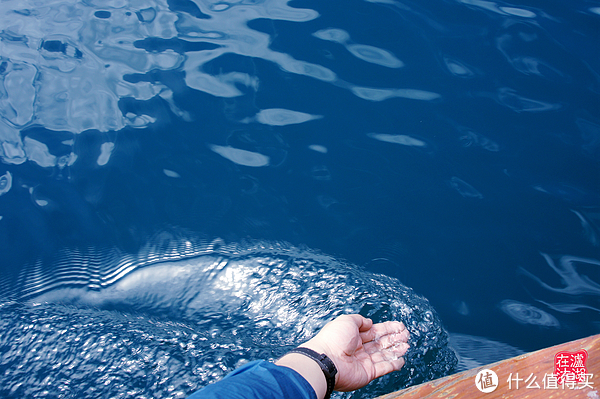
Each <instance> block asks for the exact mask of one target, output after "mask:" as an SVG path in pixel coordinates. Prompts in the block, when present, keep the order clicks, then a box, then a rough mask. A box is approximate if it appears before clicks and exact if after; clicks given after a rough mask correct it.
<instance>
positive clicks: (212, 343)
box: [0, 233, 456, 398]
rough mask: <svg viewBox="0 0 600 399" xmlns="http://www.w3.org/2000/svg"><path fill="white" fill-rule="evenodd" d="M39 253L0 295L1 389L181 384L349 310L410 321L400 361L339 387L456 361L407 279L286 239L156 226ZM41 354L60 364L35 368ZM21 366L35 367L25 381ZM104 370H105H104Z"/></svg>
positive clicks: (108, 391) (136, 389) (135, 390)
mask: <svg viewBox="0 0 600 399" xmlns="http://www.w3.org/2000/svg"><path fill="white" fill-rule="evenodd" d="M38 266H39V265H32V268H31V269H28V270H26V271H24V273H23V274H22V281H23V282H24V285H22V286H20V291H18V292H13V297H14V298H21V300H20V301H18V302H12V301H7V300H6V299H4V300H0V315H1V316H2V317H0V320H1V322H0V327H1V328H2V331H3V332H4V334H2V337H4V339H0V349H1V350H2V352H3V353H4V354H5V357H4V359H5V364H7V366H8V370H12V371H10V372H8V373H3V374H2V375H0V392H7V391H6V390H10V391H12V392H24V389H28V390H29V391H28V392H30V393H31V394H32V395H35V394H37V393H38V392H40V391H41V390H49V391H50V392H53V393H54V392H59V391H60V387H61V386H62V385H61V384H62V383H63V382H64V380H65V379H67V380H69V381H70V382H71V384H70V390H71V392H73V393H74V395H79V396H82V397H83V396H92V394H90V392H89V391H88V389H89V387H90V385H92V386H93V388H94V392H97V393H98V394H101V395H104V396H106V395H109V396H112V395H113V394H116V392H119V397H132V398H133V397H139V396H140V395H142V393H143V394H144V395H147V396H150V397H158V396H160V395H162V392H163V390H164V389H167V387H170V388H169V389H171V390H175V391H179V392H183V393H185V394H189V393H190V392H191V391H193V390H194V389H197V388H198V387H200V386H203V385H205V384H207V383H208V382H210V381H213V380H214V379H215V378H219V377H222V376H223V375H225V374H226V372H228V371H230V370H232V369H233V368H235V367H236V366H239V365H240V364H242V363H244V362H246V361H248V360H253V359H257V358H264V359H273V358H275V357H277V356H280V355H281V354H282V353H284V352H285V351H286V350H287V348H289V347H290V346H293V345H295V344H297V343H298V342H302V341H303V340H305V339H307V338H309V337H311V336H312V335H313V334H314V333H315V332H316V331H317V330H318V329H319V328H320V327H321V326H323V324H324V323H325V322H326V321H327V320H329V319H330V318H331V317H334V316H335V315H338V314H341V313H346V312H361V313H363V314H365V315H369V316H370V317H373V318H374V319H375V320H378V321H383V320H390V319H394V320H402V321H403V322H404V323H405V324H406V325H407V327H408V329H409V330H410V331H411V334H412V335H411V350H410V352H409V354H408V355H407V364H406V366H405V367H404V369H403V371H401V372H399V373H394V374H393V375H390V376H387V377H386V378H383V379H381V380H378V381H377V382H374V383H373V384H371V385H370V386H369V388H368V389H367V390H363V391H362V392H361V391H358V392H356V393H354V394H346V395H344V396H345V397H353V398H362V397H373V396H375V395H377V394H380V393H383V392H386V391H391V390H394V389H397V388H399V387H402V386H407V385H409V384H414V383H417V382H419V381H422V380H423V379H425V378H427V379H429V378H433V377H436V376H441V375H443V374H445V373H446V372H448V371H449V370H450V369H451V368H452V367H453V366H454V365H455V363H456V359H455V356H454V353H453V352H452V351H451V350H450V349H449V348H448V347H447V335H446V332H445V331H444V330H443V328H442V325H441V321H440V320H439V318H438V316H437V314H436V313H435V311H434V310H433V309H432V308H431V306H430V305H429V303H428V302H427V301H426V300H425V299H424V298H422V297H420V296H419V295H417V294H415V293H414V292H413V291H412V290H411V289H410V288H408V287H405V286H403V285H402V284H401V283H400V282H398V281H397V280H395V279H392V278H389V277H386V276H382V275H375V274H371V273H368V272H365V271H363V270H361V269H360V268H359V267H357V266H356V265H349V264H346V263H344V262H340V261H338V260H336V259H335V258H332V257H330V256H327V255H323V254H319V253H316V252H313V251H310V250H307V249H302V248H296V247H293V246H289V245H287V244H283V243H272V242H265V241H256V242H248V243H244V244H225V243H224V242H223V241H220V240H216V241H213V242H204V241H191V240H187V239H186V240H178V239H175V238H174V237H172V236H169V234H166V233H165V234H162V235H160V236H157V237H156V238H155V239H154V240H153V244H149V245H148V246H147V247H146V248H145V249H144V250H143V251H142V252H140V253H139V254H138V256H137V257H132V256H128V255H124V254H122V253H121V254H120V253H119V252H118V251H116V250H112V251H103V252H97V253H93V252H90V253H81V252H79V253H78V252H75V251H72V252H65V253H64V256H63V257H62V258H61V259H60V260H58V262H57V264H56V265H55V267H53V268H50V269H45V270H41V269H40V268H38ZM5 294H6V293H5ZM25 298H27V300H23V299H25ZM50 314H51V315H52V316H49V315H50ZM28 331H35V337H36V338H35V339H30V338H31V337H32V334H29V333H28ZM8 336H18V337H19V338H18V342H13V341H12V340H9V339H6V337H8ZM274 343H276V345H275V344H274ZM48 348H53V349H52V350H49V349H48ZM125 349H126V350H125ZM31 353H38V354H39V355H40V356H42V355H43V356H44V361H43V362H41V361H33V359H31V358H30V355H29V354H31ZM75 359H76V361H75ZM98 364H104V365H105V367H103V368H98V367H97V365H98ZM123 365H127V367H123ZM46 367H53V369H54V370H55V372H53V373H50V374H48V375H47V376H42V375H43V374H45V373H44V372H43V371H44V370H45V369H46ZM148 368H150V369H152V370H154V371H152V372H151V373H150V374H151V375H150V376H149V375H147V374H148V371H147V369H148ZM18 370H23V371H24V372H26V373H28V374H29V375H31V376H42V377H39V378H38V377H32V378H31V379H29V380H28V383H27V388H25V386H24V385H23V384H22V383H21V382H22V378H23V377H22V375H21V372H20V371H18ZM84 370H88V372H86V373H84V372H83V371H84ZM155 373H160V382H158V381H156V380H155V377H154V375H155ZM44 378H45V380H44V381H45V382H44V381H42V380H43V379H44ZM105 379H110V380H111V381H112V383H110V384H106V385H105V384H101V383H99V381H104V380H105ZM84 380H85V381H84ZM148 380H149V381H151V382H152V383H151V384H150V383H148ZM140 384H141V385H140ZM140 387H141V388H140ZM182 395H183V394H182ZM168 397H178V396H174V395H173V394H169V395H168Z"/></svg>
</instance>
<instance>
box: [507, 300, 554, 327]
mask: <svg viewBox="0 0 600 399" xmlns="http://www.w3.org/2000/svg"><path fill="white" fill-rule="evenodd" d="M500 309H501V310H502V311H503V312H504V313H506V314H507V315H509V316H510V317H511V318H512V319H513V320H515V321H516V322H517V323H521V324H533V325H536V326H542V327H556V328H558V327H560V323H559V322H558V320H557V319H556V317H554V316H552V315H551V314H549V313H547V312H544V311H543V310H541V309H539V308H536V307H535V306H533V305H529V304H527V303H522V302H518V301H513V300H509V299H506V300H504V301H502V302H500Z"/></svg>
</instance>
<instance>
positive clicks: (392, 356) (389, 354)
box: [365, 342, 410, 363]
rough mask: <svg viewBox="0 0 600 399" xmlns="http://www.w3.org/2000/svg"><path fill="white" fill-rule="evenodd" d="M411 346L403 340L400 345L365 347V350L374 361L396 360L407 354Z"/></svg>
mask: <svg viewBox="0 0 600 399" xmlns="http://www.w3.org/2000/svg"><path fill="white" fill-rule="evenodd" d="M409 348H410V347H409V346H408V344H407V343H405V342H402V343H399V344H398V345H394V346H390V347H389V348H386V349H380V348H376V347H374V346H373V347H370V348H367V347H366V348H365V352H366V353H367V355H368V356H369V357H370V358H371V361H372V362H373V363H378V362H383V361H388V360H396V359H398V358H400V357H402V356H404V355H405V354H406V352H407V351H408V349H409Z"/></svg>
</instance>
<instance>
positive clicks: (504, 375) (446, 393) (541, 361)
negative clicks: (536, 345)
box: [377, 334, 600, 399]
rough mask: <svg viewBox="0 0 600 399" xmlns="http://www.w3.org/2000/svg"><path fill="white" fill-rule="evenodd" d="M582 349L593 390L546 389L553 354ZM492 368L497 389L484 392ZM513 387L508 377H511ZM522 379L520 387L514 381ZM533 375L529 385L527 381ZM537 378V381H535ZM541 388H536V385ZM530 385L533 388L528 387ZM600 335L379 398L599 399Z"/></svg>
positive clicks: (552, 368)
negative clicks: (483, 379) (481, 375)
mask: <svg viewBox="0 0 600 399" xmlns="http://www.w3.org/2000/svg"><path fill="white" fill-rule="evenodd" d="M581 349H585V350H586V351H587V354H588V357H587V361H586V364H585V365H586V369H587V373H588V374H593V376H592V377H591V378H590V379H589V381H590V385H591V388H590V387H583V388H582V389H570V388H569V387H568V386H564V387H561V386H560V385H558V388H557V389H549V388H546V389H544V387H545V385H544V382H543V378H544V376H545V375H546V374H553V373H554V355H555V354H557V353H558V352H561V351H568V352H577V351H579V350H581ZM484 369H489V370H492V371H494V372H495V373H496V374H497V375H498V387H497V388H496V390H495V391H493V392H491V393H483V392H481V391H480V390H479V389H478V388H477V386H476V385H475V379H476V376H477V373H478V372H479V371H480V370H484ZM511 373H512V378H513V381H512V382H511V388H510V389H509V384H508V378H509V376H511ZM517 373H518V378H522V379H523V380H521V381H519V383H518V388H516V384H515V382H514V378H515V377H517V375H516V374H517ZM531 374H533V378H531V379H530V380H529V382H528V383H526V382H525V380H526V379H527V378H528V377H529V376H530V375H531ZM534 378H535V381H533V379H534ZM536 383H537V385H539V387H540V388H535V385H536ZM527 385H531V386H532V388H526V386H527ZM599 390H600V334H598V335H593V336H591V337H588V338H582V339H578V340H576V341H571V342H567V343H565V344H561V345H556V346H552V347H550V348H545V349H541V350H539V351H536V352H530V353H526V354H524V355H520V356H517V357H513V358H511V359H507V360H503V361H500V362H496V363H492V364H489V365H486V366H482V367H478V368H475V369H472V370H467V371H463V372H461V373H457V374H453V375H450V376H447V377H444V378H440V379H437V380H433V381H429V382H426V383H423V384H421V385H416V386H413V387H410V388H406V389H403V390H401V391H398V392H393V393H390V394H387V395H384V396H380V397H379V398H377V399H417V398H419V399H435V398H443V399H452V398H486V399H488V398H489V399H492V398H515V399H524V398H527V399H536V398H539V399H554V398H569V399H571V398H576V399H579V398H582V399H600V393H599Z"/></svg>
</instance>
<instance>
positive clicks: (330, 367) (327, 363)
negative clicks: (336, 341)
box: [288, 347, 337, 399]
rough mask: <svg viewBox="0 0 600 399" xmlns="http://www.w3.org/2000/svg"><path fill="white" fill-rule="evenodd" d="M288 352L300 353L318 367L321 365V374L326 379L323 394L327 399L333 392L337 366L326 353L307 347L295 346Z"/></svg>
mask: <svg viewBox="0 0 600 399" xmlns="http://www.w3.org/2000/svg"><path fill="white" fill-rule="evenodd" d="M288 353H300V354H302V355H304V356H307V357H309V358H311V359H312V360H314V361H315V362H317V364H318V365H319V367H321V370H322V371H323V374H324V375H325V380H326V381H327V393H326V394H325V399H329V397H330V396H331V393H332V392H333V387H334V386H335V375H336V374H337V368H336V367H335V364H334V363H333V361H332V360H331V359H330V358H329V357H327V355H326V354H324V353H318V352H315V351H314V350H312V349H308V348H302V347H300V348H295V349H292V350H291V351H289V352H288Z"/></svg>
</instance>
